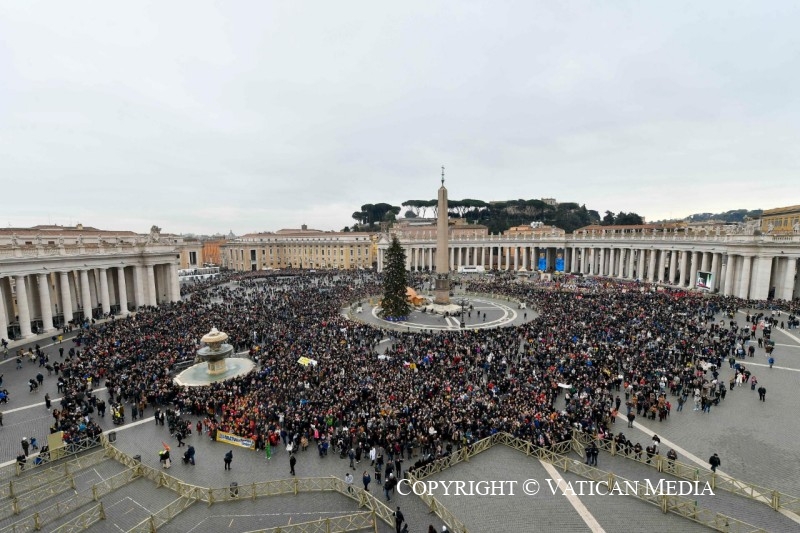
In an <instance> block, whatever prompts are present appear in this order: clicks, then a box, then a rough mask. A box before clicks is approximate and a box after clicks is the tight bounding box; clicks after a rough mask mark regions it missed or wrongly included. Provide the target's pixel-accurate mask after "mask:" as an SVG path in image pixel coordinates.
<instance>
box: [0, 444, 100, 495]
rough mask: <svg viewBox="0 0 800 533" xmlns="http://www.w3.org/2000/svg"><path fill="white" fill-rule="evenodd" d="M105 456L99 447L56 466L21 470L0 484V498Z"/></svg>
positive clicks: (49, 481)
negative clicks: (37, 470) (18, 474)
mask: <svg viewBox="0 0 800 533" xmlns="http://www.w3.org/2000/svg"><path fill="white" fill-rule="evenodd" d="M107 458H108V457H107V456H106V452H105V450H102V449H101V450H97V451H95V452H92V453H89V454H86V455H80V456H78V457H76V458H74V459H70V460H68V461H66V462H64V463H61V464H58V465H56V466H49V467H48V468H45V469H43V470H42V471H41V472H36V473H34V474H29V473H28V472H24V471H23V474H24V475H22V476H21V477H19V478H13V479H11V480H9V481H8V483H7V484H6V483H3V484H0V498H5V497H15V496H19V495H21V494H24V493H26V492H28V491H31V490H33V489H35V488H38V487H41V486H42V485H47V484H48V483H52V482H54V481H56V480H58V479H61V478H63V477H65V476H70V475H72V474H73V473H74V472H77V471H79V470H83V469H84V468H88V467H90V466H94V465H96V464H99V463H101V462H103V461H105V460H106V459H107Z"/></svg>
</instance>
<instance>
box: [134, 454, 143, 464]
mask: <svg viewBox="0 0 800 533" xmlns="http://www.w3.org/2000/svg"><path fill="white" fill-rule="evenodd" d="M133 462H134V463H141V462H142V456H141V455H134V456H133Z"/></svg>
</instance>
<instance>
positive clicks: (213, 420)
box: [54, 272, 798, 461]
mask: <svg viewBox="0 0 800 533" xmlns="http://www.w3.org/2000/svg"><path fill="white" fill-rule="evenodd" d="M291 274H293V275H288V276H287V275H286V273H279V274H276V273H248V274H244V275H243V274H227V275H225V276H223V277H222V278H220V279H217V280H214V281H209V282H201V283H198V284H195V285H193V286H192V287H191V289H190V290H185V291H183V292H184V294H185V299H184V300H182V301H181V302H178V303H173V304H165V305H162V306H161V307H159V308H152V309H143V310H140V312H138V313H137V314H136V315H134V316H131V317H129V318H125V319H116V320H111V321H109V322H106V323H104V324H102V325H98V326H95V327H91V328H84V329H82V330H81V332H80V334H79V335H78V336H77V337H76V338H75V346H74V347H72V348H71V349H70V350H69V353H68V354H67V357H66V358H65V359H64V360H63V363H60V364H58V366H57V369H56V372H60V380H61V381H63V391H64V393H65V394H64V399H63V400H62V405H61V408H60V409H56V410H55V411H54V420H55V423H54V428H56V429H66V430H67V431H70V432H73V433H74V432H76V431H86V430H87V428H88V427H91V426H89V424H91V416H90V415H91V414H92V413H93V412H94V410H95V409H97V408H98V400H97V398H96V397H95V396H93V395H92V393H91V388H92V384H97V383H100V382H103V383H104V384H105V385H106V387H107V388H108V392H109V398H110V402H111V404H112V408H115V409H116V407H113V406H118V405H122V406H124V405H128V406H129V407H127V408H125V407H123V409H124V410H125V411H132V412H134V413H135V414H138V415H139V416H143V415H144V413H145V410H146V409H167V408H169V409H175V410H178V411H180V412H181V413H182V414H184V415H190V416H191V417H194V418H196V419H197V420H198V425H197V429H198V431H204V432H205V433H206V434H209V435H212V436H213V434H214V432H216V431H225V432H230V433H234V434H236V435H239V436H242V437H248V438H252V439H253V440H255V441H256V446H257V447H258V448H264V447H265V446H266V445H267V443H268V442H270V443H271V444H272V445H275V444H276V443H277V442H283V443H284V444H286V443H291V444H293V445H295V446H308V443H309V442H313V443H314V445H316V446H317V447H318V449H319V450H320V453H323V450H327V448H328V446H329V445H330V446H332V447H333V449H334V450H337V449H339V450H350V449H352V450H354V451H355V453H356V454H358V456H359V457H360V456H361V455H367V454H368V453H369V452H368V451H369V450H370V449H372V448H373V447H377V448H379V449H383V450H385V451H386V453H387V454H388V455H389V461H393V460H396V458H397V457H403V456H404V455H409V456H410V454H411V451H412V450H415V451H419V452H421V457H423V459H424V458H428V459H429V458H432V457H437V456H440V455H442V454H446V453H448V451H449V450H452V448H453V446H460V445H463V444H468V443H470V442H474V441H476V440H478V439H481V438H483V437H485V436H488V435H490V434H492V433H495V432H498V431H507V432H509V433H512V434H514V435H515V436H517V437H519V438H522V439H527V440H530V441H531V442H533V443H535V444H536V445H539V446H549V445H551V444H553V443H556V442H560V441H563V440H566V439H568V438H569V437H570V434H571V431H572V430H573V428H576V427H579V428H582V429H583V430H586V431H590V432H593V433H599V434H607V433H609V429H610V425H611V424H613V422H614V418H615V415H616V414H617V413H618V412H619V411H620V410H621V409H625V411H626V414H628V413H630V414H633V413H636V414H639V415H640V416H641V415H644V416H652V417H658V418H659V419H660V420H667V419H668V417H669V414H670V410H671V408H672V403H673V402H678V401H682V402H685V401H687V398H688V397H690V396H691V397H692V401H695V402H701V403H703V405H704V406H705V404H706V403H708V404H709V408H708V410H709V411H710V405H711V404H712V403H713V404H719V400H720V395H721V394H724V392H723V391H724V384H720V383H719V380H718V369H719V368H720V367H721V366H722V365H723V364H724V363H725V362H727V361H728V358H729V357H734V358H739V359H741V358H743V357H746V351H744V350H742V347H743V346H744V344H746V343H745V335H746V336H747V338H748V340H749V338H750V336H751V333H752V332H751V331H750V329H749V328H739V327H738V326H737V324H736V322H735V321H734V320H733V319H732V316H733V313H735V312H736V311H737V310H738V309H739V308H740V307H743V306H745V305H747V302H743V301H740V300H737V299H734V298H730V297H721V296H712V295H701V294H696V293H688V292H685V291H682V290H672V289H662V288H657V287H656V286H654V285H649V284H641V283H634V282H620V281H609V280H603V279H598V278H580V277H567V278H565V279H564V280H562V281H559V282H555V283H554V282H547V283H536V282H528V281H520V280H518V279H517V278H515V277H512V276H505V277H504V276H499V275H498V276H495V277H493V278H491V279H487V278H483V279H481V280H477V281H465V282H464V284H465V289H466V290H467V291H469V292H480V293H494V294H502V295H505V296H508V297H511V298H514V299H517V300H519V301H520V302H526V303H527V304H528V306H530V307H531V308H532V309H534V310H535V311H536V314H537V316H536V317H535V318H533V320H531V321H530V322H527V323H525V324H523V325H519V326H514V327H506V328H499V329H478V330H473V329H465V330H461V331H446V332H442V333H436V334H429V333H420V332H417V333H396V332H395V333H393V334H392V342H391V344H390V345H389V347H388V348H385V349H382V350H381V351H382V353H381V354H380V355H382V356H383V357H378V354H376V347H377V345H378V344H379V343H380V341H381V339H382V338H384V337H386V335H387V332H386V331H384V330H381V329H379V328H376V327H374V326H372V325H369V324H363V323H358V322H353V321H350V320H348V319H347V318H345V316H344V315H343V314H342V312H341V310H342V308H343V307H345V306H347V305H349V304H351V303H353V302H356V301H360V300H363V299H365V298H367V297H369V296H372V295H377V294H380V292H381V280H380V277H379V275H375V274H371V273H364V272H358V273H345V272H341V273H340V272H337V273H316V274H308V273H304V274H300V273H291ZM414 281H415V283H416V282H419V280H418V279H415V280H414ZM793 305H796V302H795V304H792V303H791V302H779V303H777V305H776V306H775V311H769V310H767V311H764V312H762V313H761V314H760V315H759V314H754V315H753V316H754V321H755V322H756V323H762V322H763V320H764V319H766V321H767V323H768V324H771V323H772V322H773V320H774V322H775V323H776V324H777V323H778V321H777V319H773V315H772V313H774V312H782V313H785V315H781V317H782V318H783V319H784V320H785V321H787V322H788V323H789V324H790V325H791V324H793V323H794V322H795V321H796V316H797V314H798V313H797V311H798V309H797V307H796V306H795V307H792V306H793ZM765 313H766V314H765ZM531 316H533V313H531ZM756 319H757V320H756ZM212 327H216V328H217V329H219V330H220V331H225V332H226V333H227V334H228V335H229V338H230V341H229V342H230V343H231V344H232V345H233V346H234V347H235V349H236V350H237V351H239V352H247V353H249V355H250V356H251V357H253V358H254V359H255V360H256V362H257V365H256V368H255V369H254V370H253V371H252V372H250V373H249V374H246V375H244V376H240V377H237V378H233V379H229V380H227V381H224V382H218V383H215V384H212V385H209V386H204V387H192V388H183V387H180V386H178V385H176V384H175V383H174V381H173V375H172V374H171V370H172V369H173V368H174V367H175V366H176V365H180V364H182V363H185V362H190V361H192V360H193V359H194V357H195V352H196V350H197V348H198V347H199V339H200V338H201V337H202V336H203V335H204V334H205V333H207V332H208V331H209V330H210V329H211V328H212ZM745 329H746V330H747V331H744V330H745ZM764 329H765V328H762V329H761V335H763V334H764ZM767 331H768V330H767ZM767 336H768V332H767ZM743 343H744V344H743ZM300 357H307V358H309V359H313V360H315V361H316V362H317V364H316V365H309V366H302V365H300V364H298V359H299V358H300ZM737 365H738V368H741V369H742V370H741V372H742V374H744V371H745V367H746V364H745V362H744V361H741V362H737ZM60 388H62V387H60ZM722 398H724V396H722ZM623 403H624V407H623V405H622V404H623ZM681 405H683V404H682V403H681ZM103 410H104V406H103ZM705 410H706V409H705V407H704V412H705ZM134 416H135V415H134ZM82 426H83V427H82Z"/></svg>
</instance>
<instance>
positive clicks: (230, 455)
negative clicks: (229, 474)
mask: <svg viewBox="0 0 800 533" xmlns="http://www.w3.org/2000/svg"><path fill="white" fill-rule="evenodd" d="M232 461H233V450H228V453H226V454H225V470H230V469H231V462H232Z"/></svg>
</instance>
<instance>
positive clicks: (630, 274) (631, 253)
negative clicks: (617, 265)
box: [625, 248, 636, 279]
mask: <svg viewBox="0 0 800 533" xmlns="http://www.w3.org/2000/svg"><path fill="white" fill-rule="evenodd" d="M634 255H636V248H629V249H628V271H627V272H626V273H625V277H626V278H627V279H633V260H634Z"/></svg>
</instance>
